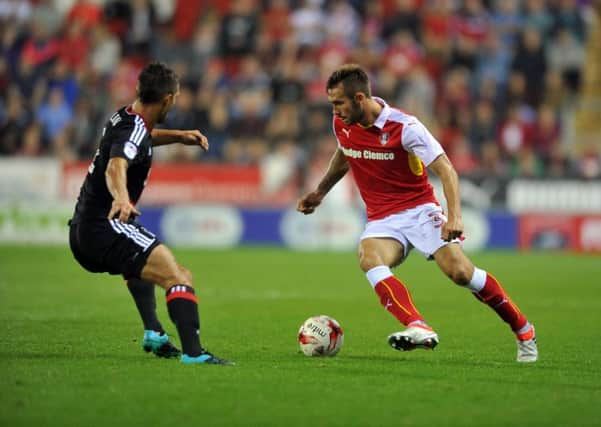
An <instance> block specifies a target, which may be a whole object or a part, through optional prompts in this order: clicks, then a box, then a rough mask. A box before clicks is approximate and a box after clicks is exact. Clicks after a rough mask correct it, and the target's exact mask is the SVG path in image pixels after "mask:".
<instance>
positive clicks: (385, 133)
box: [380, 132, 388, 145]
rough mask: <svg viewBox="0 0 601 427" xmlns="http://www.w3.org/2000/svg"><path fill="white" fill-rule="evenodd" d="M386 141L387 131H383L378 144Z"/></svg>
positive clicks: (384, 143)
mask: <svg viewBox="0 0 601 427" xmlns="http://www.w3.org/2000/svg"><path fill="white" fill-rule="evenodd" d="M387 143H388V132H384V133H383V134H382V136H380V144H382V145H386V144H387Z"/></svg>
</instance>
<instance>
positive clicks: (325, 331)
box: [298, 315, 344, 356]
mask: <svg viewBox="0 0 601 427" xmlns="http://www.w3.org/2000/svg"><path fill="white" fill-rule="evenodd" d="M343 342H344V333H343V332H342V328H341V327H340V324H339V323H338V322H337V321H336V319H333V318H332V317H330V316H326V315H321V316H313V317H309V318H308V319H307V320H305V322H304V323H303V324H302V325H301V327H300V329H299V330H298V344H299V345H300V349H301V350H302V352H303V353H305V355H306V356H335V355H336V353H338V352H339V351H340V348H341V347H342V343H343Z"/></svg>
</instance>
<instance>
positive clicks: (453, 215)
mask: <svg viewBox="0 0 601 427" xmlns="http://www.w3.org/2000/svg"><path fill="white" fill-rule="evenodd" d="M428 168H429V169H430V170H432V172H434V173H435V174H436V175H437V176H438V178H440V181H441V182H442V189H443V191H444V196H445V199H446V200H447V209H448V212H447V216H448V218H447V222H446V223H445V224H444V225H443V226H442V239H443V240H446V241H450V240H453V239H455V238H459V237H461V235H462V234H463V220H462V219H461V197H460V196H459V178H458V176H457V172H456V171H455V168H454V167H453V165H452V164H451V161H450V160H449V158H448V157H447V155H446V154H441V155H440V156H438V157H437V158H436V160H434V161H433V162H432V163H430V164H429V165H428Z"/></svg>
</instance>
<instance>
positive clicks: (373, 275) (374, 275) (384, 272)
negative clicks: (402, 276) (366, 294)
mask: <svg viewBox="0 0 601 427" xmlns="http://www.w3.org/2000/svg"><path fill="white" fill-rule="evenodd" d="M365 275H366V276H367V280H369V283H371V287H372V288H375V287H376V285H377V284H378V283H379V282H381V281H382V280H384V279H386V278H387V277H390V276H392V271H390V268H389V267H388V266H386V265H378V266H377V267H374V268H372V269H371V270H369V271H368V272H367V273H365Z"/></svg>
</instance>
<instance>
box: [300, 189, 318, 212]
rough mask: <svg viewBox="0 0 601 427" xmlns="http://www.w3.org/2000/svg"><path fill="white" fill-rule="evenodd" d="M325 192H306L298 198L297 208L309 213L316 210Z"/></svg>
mask: <svg viewBox="0 0 601 427" xmlns="http://www.w3.org/2000/svg"><path fill="white" fill-rule="evenodd" d="M324 196H325V194H323V193H321V192H319V191H312V192H311V193H309V194H306V195H305V196H304V197H303V198H301V199H299V200H298V204H297V205H296V210H297V211H299V212H301V213H303V214H305V215H309V214H312V213H313V212H314V211H315V208H317V206H319V205H320V204H321V201H322V200H323V198H324Z"/></svg>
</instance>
